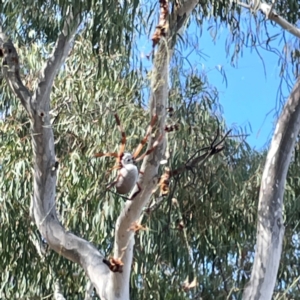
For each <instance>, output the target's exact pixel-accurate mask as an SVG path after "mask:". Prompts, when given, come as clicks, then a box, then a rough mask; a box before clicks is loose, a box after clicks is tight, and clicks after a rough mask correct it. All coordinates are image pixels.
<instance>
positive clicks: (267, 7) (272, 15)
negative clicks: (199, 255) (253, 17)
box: [237, 1, 300, 38]
mask: <svg viewBox="0 0 300 300" xmlns="http://www.w3.org/2000/svg"><path fill="white" fill-rule="evenodd" d="M237 4H238V5H240V6H242V7H245V8H247V9H249V10H251V9H252V7H251V6H250V5H247V4H245V3H243V2H240V1H237ZM274 4H275V2H274V1H273V2H272V4H268V3H265V2H261V1H259V3H257V8H256V10H260V11H261V12H262V13H263V14H264V15H265V16H266V18H267V19H269V20H271V21H274V22H275V23H277V24H278V25H279V26H281V28H283V29H285V30H286V31H288V32H289V33H291V34H292V35H294V36H295V37H297V38H300V29H298V28H297V27H296V26H295V25H293V24H291V23H289V22H288V21H287V20H285V19H284V18H282V17H281V16H280V15H278V14H277V12H276V11H275V10H274V9H273V7H274Z"/></svg>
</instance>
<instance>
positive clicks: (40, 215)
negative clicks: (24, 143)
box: [0, 0, 197, 300]
mask: <svg viewBox="0 0 300 300" xmlns="http://www.w3.org/2000/svg"><path fill="white" fill-rule="evenodd" d="M196 4H197V1H195V0H192V1H186V2H184V3H183V4H182V5H181V7H180V10H179V11H178V12H180V13H178V12H177V11H176V10H174V12H173V13H172V15H171V16H170V18H169V22H170V24H169V25H170V26H171V27H170V29H172V34H170V33H169V32H166V34H165V36H164V37H162V39H161V41H160V44H159V47H158V50H157V53H156V54H155V59H154V67H153V76H152V82H151V89H152V91H151V99H150V112H151V115H154V114H157V115H158V116H159V118H158V119H159V120H158V124H157V128H156V137H155V138H154V139H152V140H151V141H150V142H149V146H148V147H151V144H152V143H153V141H155V140H156V139H157V137H158V136H159V135H160V133H162V132H164V128H165V115H166V106H167V103H166V101H167V98H168V69H169V62H170V58H171V56H172V53H173V48H174V45H175V43H174V35H176V33H177V31H178V30H179V29H180V28H181V27H182V25H183V24H184V22H185V21H186V20H187V17H188V15H189V14H190V12H191V11H192V9H193V8H194V7H195V6H196ZM166 7H168V6H166ZM70 11H71V10H70ZM68 15H69V16H68V18H67V19H66V21H65V23H64V27H63V30H62V32H61V34H60V35H59V37H58V39H57V42H56V45H55V47H54V50H53V53H52V55H51V56H50V58H49V59H48V60H47V62H46V64H45V66H44V68H43V69H42V70H41V72H40V79H39V83H38V87H37V89H36V90H35V91H34V93H33V94H31V93H30V92H29V91H28V89H27V88H26V87H25V86H24V84H23V83H22V81H21V78H20V74H19V68H20V65H19V59H18V54H17V51H16V49H15V47H14V45H13V44H12V42H11V41H9V40H8V39H7V38H6V36H5V34H4V33H2V32H1V33H0V56H1V57H3V63H2V67H3V74H4V77H5V79H6V81H7V83H8V85H9V86H10V88H11V90H12V91H13V92H14V93H15V94H16V96H17V97H18V98H19V99H20V101H21V103H22V105H23V106H24V108H25V109H26V111H27V113H28V116H29V119H30V121H31V130H32V148H33V156H34V159H33V160H34V172H33V175H34V192H33V197H32V203H31V208H30V213H31V216H32V218H33V219H34V221H35V223H36V225H37V227H38V229H39V231H40V232H41V234H42V235H43V237H44V238H45V239H46V240H47V243H48V244H49V246H50V247H51V248H52V249H53V250H55V251H56V252H57V253H59V254H60V255H63V256H64V257H65V258H67V259H69V260H71V261H73V262H76V263H78V264H80V265H81V266H82V268H83V269H84V270H85V272H86V274H87V276H88V277H89V279H90V281H91V283H92V284H93V285H94V286H95V288H96V290H97V293H98V295H99V296H100V297H101V299H103V300H104V299H107V300H108V299H109V300H114V299H119V300H120V299H124V300H127V299H129V280H130V273H131V265H132V257H133V248H134V232H133V231H132V230H128V229H129V228H130V227H131V226H132V224H133V223H134V222H136V221H137V220H138V219H139V218H140V217H141V214H142V210H143V208H144V207H145V206H146V204H147V203H148V202H149V199H150V197H151V195H152V191H153V189H154V187H155V186H156V185H157V181H158V177H157V172H158V168H159V163H160V161H161V159H162V156H163V154H164V149H165V139H164V138H163V141H162V142H161V144H160V145H159V146H158V147H157V148H156V149H155V151H154V152H153V153H151V154H150V155H149V156H147V157H145V159H144V161H143V164H142V168H141V171H142V172H144V174H143V175H142V176H140V179H139V180H140V184H141V187H142V191H141V193H140V194H139V195H138V196H137V197H136V198H134V201H127V202H126V203H125V206H124V208H123V210H122V211H121V213H120V216H119V218H118V220H117V222H116V231H115V243H114V257H116V258H120V257H122V261H123V263H124V266H123V273H113V272H111V271H110V270H109V268H108V266H107V263H105V262H107V260H105V259H104V257H103V256H102V255H101V254H100V253H99V251H98V250H97V249H96V248H95V247H94V246H93V245H92V244H91V243H89V242H88V241H86V240H84V239H82V238H80V237H77V236H76V235H74V234H72V233H71V232H67V231H66V230H65V229H64V228H63V226H62V225H61V224H60V222H59V221H58V218H57V213H56V210H55V197H56V180H57V164H58V162H57V161H56V160H55V149H54V136H53V130H52V127H51V123H50V115H49V111H50V93H51V90H52V85H53V81H54V78H55V76H56V74H57V73H58V71H59V69H60V68H61V66H62V65H63V63H64V62H65V59H66V57H67V55H68V53H69V51H70V49H71V47H72V43H73V39H74V36H75V33H76V30H77V29H78V26H79V18H78V17H77V16H76V17H73V16H72V14H71V13H69V14H68ZM166 28H168V26H166ZM170 37H171V38H170ZM134 192H135V191H133V192H132V193H134ZM87 297H88V295H87Z"/></svg>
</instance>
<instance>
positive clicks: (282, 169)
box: [243, 78, 300, 300]
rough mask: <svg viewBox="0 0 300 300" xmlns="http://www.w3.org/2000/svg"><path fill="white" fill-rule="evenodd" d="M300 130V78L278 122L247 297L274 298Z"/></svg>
mask: <svg viewBox="0 0 300 300" xmlns="http://www.w3.org/2000/svg"><path fill="white" fill-rule="evenodd" d="M299 130H300V78H298V80H297V82H296V84H295V86H294V89H293V91H292V93H291V94H290V97H289V99H288V101H287V103H286V105H285V106H284V108H283V111H282V113H281V115H280V117H279V120H278V122H277V126H276V129H275V133H274V136H273V139H272V143H271V146H270V149H269V152H268V156H267V160H266V165H265V168H264V172H263V176H262V181H261V188H260V195H259V205H258V222H257V242H256V251H255V258H254V264H253V269H252V273H251V278H250V281H249V283H248V284H247V285H246V287H245V291H244V294H243V299H245V300H246V299H247V300H248V299H249V300H250V299H251V300H254V299H255V300H268V299H271V298H272V294H273V291H274V287H275V282H276V277H277V272H278V267H279V263H280V256H281V251H282V240H283V235H284V225H283V219H282V209H283V194H284V185H285V180H286V175H287V171H288V168H289V165H290V162H291V157H292V152H293V149H294V146H295V142H296V140H297V136H298V133H299Z"/></svg>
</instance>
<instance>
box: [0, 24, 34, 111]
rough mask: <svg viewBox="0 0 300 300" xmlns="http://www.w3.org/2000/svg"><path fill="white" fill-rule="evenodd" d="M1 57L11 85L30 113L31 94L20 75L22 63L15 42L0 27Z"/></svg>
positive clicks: (6, 77)
mask: <svg viewBox="0 0 300 300" xmlns="http://www.w3.org/2000/svg"><path fill="white" fill-rule="evenodd" d="M0 57H3V61H2V73H3V75H4V78H5V79H6V81H7V83H8V85H9V87H10V88H11V90H12V91H13V92H14V93H15V95H16V96H17V97H18V98H19V99H20V100H21V103H22V105H23V106H24V107H25V109H26V111H27V112H28V113H29V111H30V109H29V102H30V98H31V94H30V92H29V91H28V89H27V88H26V87H25V85H24V84H23V82H22V80H21V77H20V64H19V57H18V53H17V51H16V49H15V47H14V45H13V43H12V42H11V41H10V40H9V39H8V37H7V36H6V35H5V33H4V32H2V28H0Z"/></svg>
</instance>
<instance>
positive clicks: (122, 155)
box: [94, 113, 163, 200]
mask: <svg viewBox="0 0 300 300" xmlns="http://www.w3.org/2000/svg"><path fill="white" fill-rule="evenodd" d="M114 117H115V119H116V122H117V125H118V129H119V131H120V133H121V137H122V138H121V146H120V148H119V152H118V153H117V152H108V153H102V152H100V153H96V154H95V155H94V157H103V156H106V157H115V158H116V161H117V164H116V165H115V166H114V167H113V168H112V169H111V170H113V169H117V170H118V173H117V178H116V180H114V181H113V182H111V183H109V184H108V185H107V186H106V188H107V189H110V188H112V187H113V186H115V187H116V191H117V193H119V194H120V195H124V194H128V193H129V192H130V191H131V190H132V189H133V188H134V187H135V185H136V186H137V191H136V192H135V193H134V194H133V195H132V196H131V197H130V198H126V197H123V196H122V197H123V198H124V199H126V200H133V198H134V197H136V196H137V194H138V193H140V191H141V186H140V184H139V183H138V179H139V173H141V172H139V170H138V168H137V166H136V163H137V162H138V161H140V160H142V159H143V158H144V157H145V156H147V155H149V154H150V153H151V152H153V151H154V150H155V148H156V147H157V146H158V145H159V143H160V141H161V140H162V137H163V135H160V136H159V137H158V139H157V140H156V141H155V142H154V144H153V145H152V147H150V148H149V149H148V150H147V151H146V152H144V153H143V154H142V155H141V156H139V157H138V155H139V154H140V152H141V151H142V149H143V146H144V145H145V144H146V142H147V140H148V138H149V136H150V134H151V132H152V128H153V126H154V124H155V122H156V120H157V115H154V116H153V117H152V119H151V122H150V125H149V127H148V129H147V132H146V135H145V137H144V138H143V139H142V140H141V142H140V144H139V145H138V146H137V148H136V149H135V151H134V152H133V154H131V153H129V152H124V151H125V146H126V134H125V132H124V130H123V128H122V125H121V121H120V118H119V116H118V114H117V113H115V114H114Z"/></svg>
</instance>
